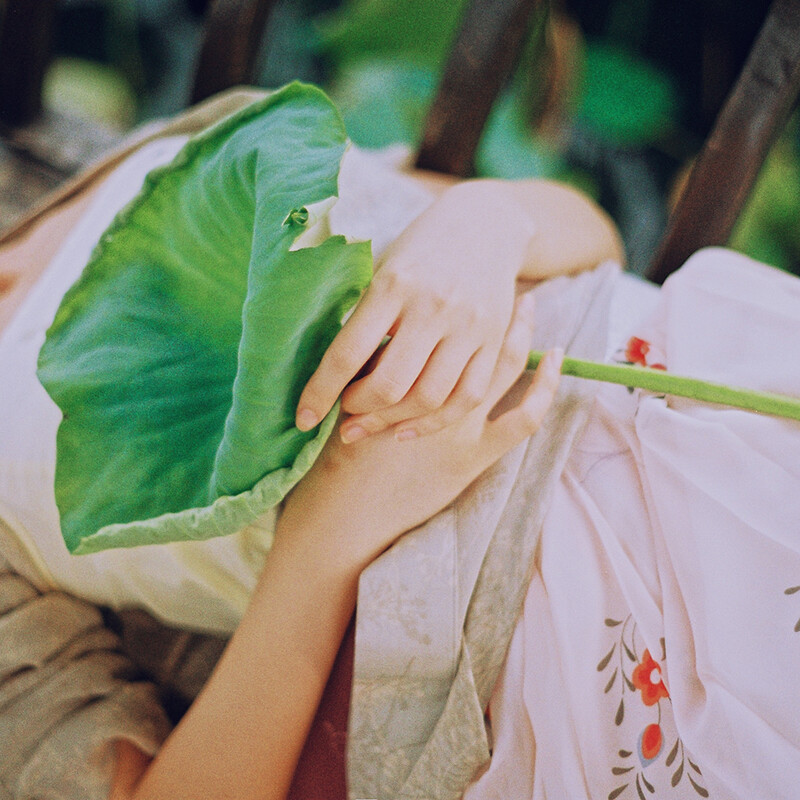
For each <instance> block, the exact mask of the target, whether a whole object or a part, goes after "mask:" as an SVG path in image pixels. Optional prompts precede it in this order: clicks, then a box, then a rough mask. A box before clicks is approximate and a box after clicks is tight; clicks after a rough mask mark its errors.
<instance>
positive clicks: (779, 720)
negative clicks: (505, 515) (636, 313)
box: [465, 249, 800, 800]
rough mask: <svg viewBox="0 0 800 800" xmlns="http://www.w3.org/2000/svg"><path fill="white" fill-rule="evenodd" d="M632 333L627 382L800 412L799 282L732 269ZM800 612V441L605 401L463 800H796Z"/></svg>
mask: <svg viewBox="0 0 800 800" xmlns="http://www.w3.org/2000/svg"><path fill="white" fill-rule="evenodd" d="M632 333H635V335H636V338H635V339H623V340H621V341H620V349H619V350H618V352H617V354H616V358H617V359H618V360H634V361H638V362H640V363H643V364H647V365H653V364H659V365H660V367H662V366H665V367H666V369H667V370H669V371H674V372H675V373H677V374H686V375H694V376H697V377H703V378H706V379H708V380H716V381H720V382H726V383H730V384H733V385H740V386H748V387H752V388H758V389H763V390H768V391H776V392H780V393H783V394H788V395H793V396H798V397H800V280H798V279H797V278H794V277H791V276H788V275H786V274H784V273H780V272H778V271H776V270H773V269H771V268H768V267H765V266H763V265H760V264H756V263H755V262H753V261H750V260H749V259H746V258H744V257H743V256H740V255H737V254H735V253H732V252H730V251H726V250H721V249H714V250H706V251H702V252H701V253H698V254H697V255H695V256H694V257H693V258H692V259H691V260H690V261H689V262H688V263H687V265H685V266H684V267H683V268H682V269H681V270H680V271H679V272H678V273H676V275H675V276H673V277H672V278H671V279H670V280H669V281H668V282H667V284H666V285H665V287H664V289H663V290H662V292H661V297H660V301H659V304H658V308H657V310H656V312H655V314H654V315H653V316H652V317H651V318H650V320H649V321H648V322H646V323H644V324H641V325H639V326H638V327H637V329H636V330H635V331H632ZM626 344H627V347H626ZM626 350H627V354H626ZM626 355H627V358H626ZM660 367H659V368H660ZM798 590H800V423H798V422H793V421H788V420H781V419H776V418H773V417H768V416H763V415H759V414H754V413H748V412H744V411H738V410H732V409H728V408H721V407H714V406H711V405H703V404H700V403H696V402H692V401H688V400H682V399H678V398H663V397H656V396H653V395H649V394H647V393H640V392H638V391H637V392H635V393H632V394H631V393H629V392H628V390H627V389H625V388H622V387H616V386H604V387H603V388H602V390H601V392H600V393H599V396H598V398H597V400H596V404H595V409H594V412H593V414H592V415H591V417H590V422H589V423H588V425H587V428H586V429H585V432H584V433H583V435H582V438H581V440H580V441H579V443H578V444H577V446H576V447H575V448H574V450H573V452H572V454H571V457H570V460H569V463H568V466H567V469H566V470H565V472H564V474H563V476H562V478H561V480H560V483H559V486H558V490H557V492H556V495H555V498H554V501H553V504H552V506H551V507H550V509H549V511H548V514H547V518H546V521H545V525H544V531H543V536H542V544H541V550H540V553H539V557H538V559H537V570H536V572H535V575H534V578H533V580H532V582H531V584H530V589H529V592H528V595H527V598H526V602H525V607H524V611H523V614H522V616H521V618H520V620H519V623H518V626H517V629H516V632H515V634H514V638H513V640H512V644H511V648H510V651H509V654H508V658H507V663H506V666H505V668H504V672H503V676H502V679H501V681H500V683H499V684H498V685H497V687H496V690H495V693H494V696H493V699H492V702H491V706H490V714H491V720H492V728H493V733H494V737H495V740H494V752H493V759H492V763H491V766H490V767H489V769H488V770H487V771H486V772H485V773H484V774H483V776H482V777H481V778H480V779H479V780H478V781H477V782H476V783H475V784H473V785H472V787H471V788H470V789H469V790H468V791H467V793H466V795H465V797H466V800H478V798H497V799H498V800H499V799H500V798H503V799H504V800H508V799H510V798H514V800H528V798H530V799H531V800H543V798H559V800H561V799H565V800H579V799H580V798H598V799H600V798H602V799H603V800H605V798H608V799H609V800H614V799H615V798H622V800H625V799H626V798H632V799H633V798H651V797H652V798H658V800H661V799H662V798H664V800H666V799H667V798H672V797H675V798H699V797H711V798H725V799H726V800H733V799H734V798H736V800H755V799H756V798H763V800H767V799H769V800H778V799H779V798H783V799H785V800H789V798H797V797H798V796H800V795H799V794H798V792H800V789H798V787H800V688H798V681H797V676H798V674H800V591H798Z"/></svg>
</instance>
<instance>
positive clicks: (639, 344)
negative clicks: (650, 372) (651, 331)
mask: <svg viewBox="0 0 800 800" xmlns="http://www.w3.org/2000/svg"><path fill="white" fill-rule="evenodd" d="M649 352H650V343H649V342H646V341H645V340H644V339H640V338H639V337H638V336H631V338H630V339H629V340H628V346H627V347H626V348H625V360H626V361H630V363H631V364H641V365H642V366H643V367H646V366H647V354H648V353H649Z"/></svg>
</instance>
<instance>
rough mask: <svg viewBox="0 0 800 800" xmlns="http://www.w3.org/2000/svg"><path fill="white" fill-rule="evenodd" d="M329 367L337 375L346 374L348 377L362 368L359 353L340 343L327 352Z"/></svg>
mask: <svg viewBox="0 0 800 800" xmlns="http://www.w3.org/2000/svg"><path fill="white" fill-rule="evenodd" d="M326 356H327V361H328V367H329V368H330V370H331V371H332V372H333V373H334V374H336V375H346V376H347V377H348V378H350V377H352V376H353V375H355V373H356V372H358V370H359V369H361V366H362V365H361V363H360V359H359V357H358V353H356V351H355V350H354V349H353V348H352V347H350V346H349V345H346V344H341V343H340V344H338V345H337V346H336V347H332V348H331V349H330V350H328V352H327V353H326Z"/></svg>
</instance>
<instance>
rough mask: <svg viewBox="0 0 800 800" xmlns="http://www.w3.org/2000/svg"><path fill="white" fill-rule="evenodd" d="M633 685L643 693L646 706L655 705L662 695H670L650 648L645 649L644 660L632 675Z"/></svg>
mask: <svg viewBox="0 0 800 800" xmlns="http://www.w3.org/2000/svg"><path fill="white" fill-rule="evenodd" d="M631 680H632V681H633V685H634V686H635V687H636V688H637V689H638V690H639V691H640V692H641V693H642V702H643V703H644V704H645V705H646V706H653V705H655V704H656V703H657V702H658V701H659V700H660V699H661V698H662V697H669V692H668V691H667V687H666V686H664V681H663V679H662V678H661V667H660V666H659V665H658V663H657V662H656V661H655V660H654V659H653V657H652V656H651V655H650V651H649V650H645V651H644V655H643V656H642V661H641V663H640V664H639V666H638V667H636V669H634V671H633V675H631Z"/></svg>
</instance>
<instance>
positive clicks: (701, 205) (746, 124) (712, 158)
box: [647, 0, 800, 283]
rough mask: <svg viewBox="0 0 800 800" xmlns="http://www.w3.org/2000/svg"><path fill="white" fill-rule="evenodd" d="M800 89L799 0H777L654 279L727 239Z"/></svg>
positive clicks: (673, 221) (674, 222)
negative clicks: (703, 248) (697, 252)
mask: <svg viewBox="0 0 800 800" xmlns="http://www.w3.org/2000/svg"><path fill="white" fill-rule="evenodd" d="M798 93H800V0H774V2H773V4H772V6H771V7H770V10H769V13H768V15H767V18H766V21H765V22H764V25H763V27H762V29H761V32H760V33H759V35H758V38H757V39H756V41H755V43H754V45H753V48H752V50H751V51H750V55H749V57H748V59H747V62H746V63H745V65H744V68H743V69H742V73H741V75H740V77H739V79H738V81H737V83H736V85H735V86H734V88H733V91H732V92H731V94H730V96H729V97H728V100H727V101H726V103H725V106H724V107H723V109H722V111H721V112H720V114H719V116H718V117H717V121H716V123H715V125H714V129H713V130H712V132H711V135H710V136H709V138H708V140H707V141H706V144H705V146H704V148H703V150H702V152H701V153H700V155H699V156H698V159H697V162H696V164H695V166H694V169H693V170H692V173H691V175H690V177H689V181H688V183H687V185H686V189H685V190H684V193H683V195H682V197H681V199H680V201H679V202H678V205H677V206H676V208H675V210H674V212H673V213H672V216H671V218H670V222H669V224H668V228H667V234H666V236H665V238H664V240H663V243H662V245H661V248H660V250H659V251H658V253H657V255H656V257H655V259H654V261H653V263H652V265H651V266H650V267H649V269H648V271H647V277H648V278H650V279H651V280H653V281H656V282H657V283H663V281H664V280H665V279H666V278H667V277H668V276H669V275H670V274H671V273H672V272H674V271H675V270H676V269H677V268H678V267H679V266H680V265H681V264H683V262H684V261H685V260H686V259H687V258H688V257H689V256H690V255H692V253H694V252H695V251H696V250H698V249H699V248H701V247H707V246H710V245H724V244H726V243H727V241H728V238H729V237H730V234H731V232H732V230H733V226H734V225H735V223H736V220H737V218H738V216H739V213H740V212H741V210H742V208H743V207H744V204H745V202H746V200H747V198H748V196H749V194H750V191H751V189H752V188H753V184H754V183H755V181H756V178H757V177H758V172H759V170H760V169H761V165H762V164H763V162H764V159H765V158H766V156H767V153H768V152H769V149H770V147H771V146H772V144H773V142H774V140H775V138H776V137H777V135H778V134H779V133H780V131H781V129H782V127H783V125H784V124H785V122H786V120H787V118H788V116H789V114H790V113H791V110H792V108H793V107H794V105H795V103H796V102H797V97H798Z"/></svg>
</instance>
